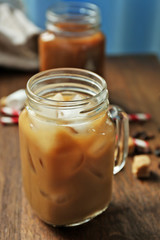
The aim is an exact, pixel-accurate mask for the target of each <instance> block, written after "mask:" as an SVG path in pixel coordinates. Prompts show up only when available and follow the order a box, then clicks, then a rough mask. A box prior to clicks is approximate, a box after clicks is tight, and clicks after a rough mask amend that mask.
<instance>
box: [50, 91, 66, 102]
mask: <svg viewBox="0 0 160 240" xmlns="http://www.w3.org/2000/svg"><path fill="white" fill-rule="evenodd" d="M49 99H51V100H55V101H64V98H63V95H62V94H61V93H56V94H55V95H54V96H53V97H50V98H49Z"/></svg>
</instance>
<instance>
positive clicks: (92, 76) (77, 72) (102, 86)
mask: <svg viewBox="0 0 160 240" xmlns="http://www.w3.org/2000/svg"><path fill="white" fill-rule="evenodd" d="M57 77H59V78H60V77H62V78H65V77H68V78H72V79H74V80H76V79H77V78H79V79H81V80H84V79H85V80H87V81H88V82H89V81H90V82H91V81H92V85H94V84H95V86H96V84H97V86H98V85H99V91H98V92H97V93H96V94H95V95H91V96H87V97H86V98H83V99H80V100H72V101H58V100H53V99H48V98H44V97H42V96H39V95H37V94H36V93H34V91H33V90H32V88H33V87H34V85H35V84H36V83H38V82H39V83H40V82H43V81H45V80H51V79H52V80H53V79H56V78H57ZM98 82H99V83H98ZM26 94H27V97H28V98H29V99H30V100H32V101H33V102H35V103H38V104H43V105H46V106H48V107H54V106H55V107H59V108H61V107H62V108H63V107H69V108H74V107H77V106H83V105H85V104H86V102H87V103H88V101H91V100H94V99H97V98H99V97H100V96H104V95H105V97H106V98H107V100H108V89H107V83H106V81H105V80H104V78H103V77H101V76H100V75H98V74H96V73H94V72H91V71H88V70H84V69H80V68H55V69H50V70H46V71H42V72H39V73H37V74H35V75H33V76H32V77H31V78H30V79H29V80H28V82H27V85H26ZM57 103H58V106H57Z"/></svg>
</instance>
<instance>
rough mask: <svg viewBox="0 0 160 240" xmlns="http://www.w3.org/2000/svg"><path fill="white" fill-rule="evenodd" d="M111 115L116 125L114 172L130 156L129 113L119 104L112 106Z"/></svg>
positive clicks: (119, 168) (116, 171)
mask: <svg viewBox="0 0 160 240" xmlns="http://www.w3.org/2000/svg"><path fill="white" fill-rule="evenodd" d="M109 115H110V118H111V119H112V121H113V122H114V123H115V126H116V139H115V166H114V169H113V173H114V174H116V173H118V172H119V171H120V170H121V169H122V168H123V167H124V165H125V162H126V158H127V156H128V137H129V121H128V115H127V113H125V112H124V111H123V110H122V109H121V108H119V107H117V106H114V105H112V106H110V108H109Z"/></svg>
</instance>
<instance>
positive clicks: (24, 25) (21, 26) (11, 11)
mask: <svg viewBox="0 0 160 240" xmlns="http://www.w3.org/2000/svg"><path fill="white" fill-rule="evenodd" d="M39 33H40V29H39V28H38V27H36V26H35V25H34V24H33V23H31V22H30V21H29V20H28V19H27V18H26V17H25V15H24V14H23V12H22V11H21V10H19V9H16V8H13V7H12V6H11V5H9V4H7V3H2V4H0V66H6V67H12V68H17V69H25V70H33V69H37V68H38V67H39V63H38V51H37V45H38V43H37V37H38V34H39Z"/></svg>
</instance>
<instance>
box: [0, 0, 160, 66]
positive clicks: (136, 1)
mask: <svg viewBox="0 0 160 240" xmlns="http://www.w3.org/2000/svg"><path fill="white" fill-rule="evenodd" d="M64 1H67V0H64ZM74 1H80V0H74ZM81 1H84V2H85V1H86V0H81ZM55 2H57V0H0V6H1V5H2V4H1V3H9V4H11V5H12V6H14V7H16V8H18V9H20V10H22V12H23V13H24V14H25V16H26V17H27V18H28V19H29V20H30V21H31V22H32V23H33V24H34V25H35V26H37V27H38V28H40V29H39V30H36V33H37V32H38V31H39V32H41V31H43V30H44V29H45V13H46V10H47V9H48V8H49V7H50V6H52V4H53V3H55ZM86 2H91V3H95V4H97V5H98V6H99V8H100V10H101V17H102V26H101V28H102V31H103V32H104V34H105V35H106V36H107V45H106V46H107V47H106V53H107V55H109V56H113V55H116V56H117V55H133V54H154V55H156V56H157V57H158V58H159V59H160V26H159V25H160V0H87V1H86ZM3 12H4V10H3ZM1 15H2V14H1ZM10 16H11V14H10ZM7 21H8V19H7ZM5 22H6V20H5ZM3 24H4V19H3V18H2V16H0V33H1V29H2V25H3ZM38 28H37V29H38ZM12 30H13V29H12ZM3 42H4V41H3ZM1 50H2V46H1V45H0V51H1ZM3 61H4V59H3ZM12 62H13V61H12ZM0 64H1V62H0Z"/></svg>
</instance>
